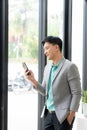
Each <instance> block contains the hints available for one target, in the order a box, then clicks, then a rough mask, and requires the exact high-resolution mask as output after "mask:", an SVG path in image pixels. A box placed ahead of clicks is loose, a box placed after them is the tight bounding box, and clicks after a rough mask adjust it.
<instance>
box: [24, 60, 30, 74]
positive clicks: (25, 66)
mask: <svg viewBox="0 0 87 130" xmlns="http://www.w3.org/2000/svg"><path fill="white" fill-rule="evenodd" d="M22 66H23V68H24V69H26V71H29V69H28V67H27V65H26V63H25V62H23V63H22ZM29 74H30V72H29V73H28V75H29Z"/></svg>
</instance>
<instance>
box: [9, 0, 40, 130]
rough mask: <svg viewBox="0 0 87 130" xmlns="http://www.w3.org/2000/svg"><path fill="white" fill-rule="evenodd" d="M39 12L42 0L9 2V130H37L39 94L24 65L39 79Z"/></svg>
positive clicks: (10, 0)
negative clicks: (39, 1)
mask: <svg viewBox="0 0 87 130" xmlns="http://www.w3.org/2000/svg"><path fill="white" fill-rule="evenodd" d="M38 8H39V7H38V0H26V1H25V0H19V1H18V0H9V48H8V50H9V51H8V56H9V57H8V60H9V63H8V130H37V116H38V114H37V111H38V110H37V109H38V108H37V105H38V94H37V92H36V91H35V90H34V89H33V87H32V84H31V82H29V81H28V80H26V78H25V76H24V69H23V67H22V62H26V64H27V66H28V67H29V69H31V70H33V72H34V73H35V77H36V79H38V77H37V75H38V70H37V69H38V11H39V9H38ZM33 122H34V125H33Z"/></svg>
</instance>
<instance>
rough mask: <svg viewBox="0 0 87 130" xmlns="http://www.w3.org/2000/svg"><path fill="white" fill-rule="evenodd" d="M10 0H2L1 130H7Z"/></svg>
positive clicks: (0, 10)
mask: <svg viewBox="0 0 87 130" xmlns="http://www.w3.org/2000/svg"><path fill="white" fill-rule="evenodd" d="M7 77H8V0H1V1H0V130H7V99H8V94H7V93H8V89H7V88H8V78H7Z"/></svg>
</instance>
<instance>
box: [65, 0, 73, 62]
mask: <svg viewBox="0 0 87 130" xmlns="http://www.w3.org/2000/svg"><path fill="white" fill-rule="evenodd" d="M71 41H72V0H65V4H64V51H63V52H64V56H65V58H66V59H69V60H71V51H72V50H71V45H72V42H71Z"/></svg>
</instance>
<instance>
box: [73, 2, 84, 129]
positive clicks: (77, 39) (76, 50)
mask: <svg viewBox="0 0 87 130" xmlns="http://www.w3.org/2000/svg"><path fill="white" fill-rule="evenodd" d="M83 2H84V1H83V0H80V1H79V0H73V5H72V7H73V8H72V61H73V62H74V63H75V64H76V65H77V66H78V69H79V72H80V77H81V81H82V57H83V56H82V54H83V52H82V50H83V49H82V48H83ZM81 113H82V103H80V107H79V111H78V113H77V115H76V119H75V122H74V127H73V130H77V129H79V126H80V124H81V123H80V118H79V115H80V114H81ZM80 127H81V126H80Z"/></svg>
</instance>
